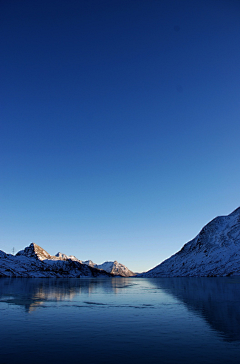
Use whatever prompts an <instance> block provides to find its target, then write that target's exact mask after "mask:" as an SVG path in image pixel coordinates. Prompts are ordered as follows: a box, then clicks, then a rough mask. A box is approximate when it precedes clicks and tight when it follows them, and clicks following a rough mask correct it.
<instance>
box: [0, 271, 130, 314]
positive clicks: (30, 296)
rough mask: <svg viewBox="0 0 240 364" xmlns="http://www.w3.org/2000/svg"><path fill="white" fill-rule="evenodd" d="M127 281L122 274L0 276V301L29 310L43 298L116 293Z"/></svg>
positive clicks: (46, 299) (64, 298) (69, 297)
mask: <svg viewBox="0 0 240 364" xmlns="http://www.w3.org/2000/svg"><path fill="white" fill-rule="evenodd" d="M128 283H129V281H128ZM126 284H127V282H126V279H124V278H123V279H120V280H118V279H114V278H113V279H109V278H108V279H77V278H76V279H75V278H71V279H59V278H57V279H54V278H50V279H47V278H32V279H31V278H10V279H5V278H3V279H0V302H6V303H8V304H13V305H18V306H22V307H24V308H25V310H26V312H31V311H33V310H34V309H35V308H37V307H38V306H40V305H42V304H43V303H45V302H46V301H55V302H57V301H71V300H73V298H74V297H75V296H76V295H80V294H85V295H86V294H88V295H90V294H92V293H94V292H95V291H97V290H98V291H99V289H100V290H101V291H102V293H114V294H116V293H118V290H119V288H122V287H124V286H125V285H126Z"/></svg>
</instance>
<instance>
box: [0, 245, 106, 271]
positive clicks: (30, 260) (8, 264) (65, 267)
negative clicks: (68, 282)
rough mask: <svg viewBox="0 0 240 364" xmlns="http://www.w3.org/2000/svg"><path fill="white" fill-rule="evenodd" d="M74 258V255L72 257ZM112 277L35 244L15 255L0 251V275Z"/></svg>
mask: <svg viewBox="0 0 240 364" xmlns="http://www.w3.org/2000/svg"><path fill="white" fill-rule="evenodd" d="M74 258H75V257H74ZM97 276H102V277H104V276H105V277H113V275H112V274H110V273H107V272H105V271H104V270H100V269H97V268H94V267H91V266H88V265H87V264H82V263H81V262H80V261H78V260H77V259H76V258H75V259H72V258H70V257H67V256H66V255H65V254H61V253H59V256H52V255H50V254H49V253H48V252H46V250H44V249H42V248H41V247H40V246H38V245H37V244H34V243H31V244H30V245H29V246H28V247H26V248H25V249H24V250H21V251H20V252H18V253H17V254H16V255H15V256H14V255H12V254H6V253H4V252H3V251H0V277H33V278H41V277H46V278H52V277H69V278H74V277H75V278H79V277H97Z"/></svg>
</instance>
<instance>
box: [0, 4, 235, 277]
mask: <svg viewBox="0 0 240 364" xmlns="http://www.w3.org/2000/svg"><path fill="white" fill-rule="evenodd" d="M239 44H240V2H239V1H237V0H236V1H234V0H226V1H223V0H207V1H197V0H196V1H192V0H190V1H188V0H179V1H178V0H106V1H105V0H78V1H76V0H35V1H32V0H22V1H18V0H8V1H5V0H0V52H1V57H0V221H1V224H0V249H1V250H3V251H5V252H7V253H12V251H13V248H14V251H15V252H17V251H19V250H21V249H23V248H24V247H26V246H28V245H29V244H30V242H34V243H36V244H38V245H40V246H41V247H42V248H44V249H45V250H47V251H48V252H49V253H50V254H56V253H57V252H58V251H60V252H62V253H65V254H67V255H71V254H72V255H75V256H76V257H78V258H79V259H82V260H87V259H91V260H93V261H94V262H95V263H98V264H101V263H103V262H104V261H112V260H117V261H119V262H120V263H122V264H124V265H126V266H127V267H128V268H129V269H131V270H133V271H134V272H142V271H147V270H149V269H150V268H153V267H154V266H156V265H157V264H159V263H160V262H162V261H163V260H164V259H166V258H168V257H169V256H171V255H172V254H174V253H176V252H177V251H178V250H179V249H180V248H181V247H182V246H183V245H184V244H185V243H186V242H187V241H189V240H191V239H192V238H194V237H195V236H196V235H197V234H198V233H199V231H200V230H201V228H202V227H203V226H204V225H205V224H206V223H208V222H209V221H210V220H212V219H213V218H214V217H216V216H219V215H227V214H229V213H231V212H232V211H233V210H234V209H235V208H237V207H238V206H239V205H240V189H239V186H240V169H239V156H240V143H239V136H240V67H239V65H240V47H239Z"/></svg>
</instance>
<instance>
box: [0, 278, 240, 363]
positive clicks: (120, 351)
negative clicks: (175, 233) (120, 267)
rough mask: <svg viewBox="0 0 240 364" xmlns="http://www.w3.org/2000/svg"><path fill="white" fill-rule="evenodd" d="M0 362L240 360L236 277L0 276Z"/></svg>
mask: <svg viewBox="0 0 240 364" xmlns="http://www.w3.org/2000/svg"><path fill="white" fill-rule="evenodd" d="M0 325H1V326H0V363H1V364H5V363H6V364H9V363H10V364H11V363H24V364H28V363H34V364H37V363H43V364H46V363H82V362H85V361H86V362H87V363H88V364H93V363H94V364H95V363H96V364H98V363H100V364H101V363H106V364H108V363H111V364H112V363H115V362H117V363H127V364H128V363H131V364H132V363H138V364H141V363H162V364H164V363H186V364H187V363H194V364H197V363H208V364H210V363H218V364H219V363H226V364H228V363H239V362H240V278H163V279H154V278H153V279H147V278H145V279H144V278H142V279H140V278H113V279H111V278H105V279H97V278H96V279H47V278H45V279H37V278H35V279H23V278H22V279H21V278H12V279H5V278H1V279H0Z"/></svg>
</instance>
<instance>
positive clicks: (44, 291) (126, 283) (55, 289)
mask: <svg viewBox="0 0 240 364" xmlns="http://www.w3.org/2000/svg"><path fill="white" fill-rule="evenodd" d="M126 289H127V291H126ZM124 292H125V293H127V295H125V298H124V300H123V299H122V297H119V299H117V302H121V303H123V304H124V305H125V306H124V307H126V306H127V305H129V302H130V301H129V302H126V299H128V298H129V300H131V299H132V301H131V305H132V307H133V304H132V303H133V302H135V303H136V305H138V303H139V302H143V303H145V301H146V299H147V300H151V294H156V295H157V296H156V297H157V300H156V299H155V301H154V302H155V303H156V302H157V304H154V305H151V306H154V307H155V309H157V308H158V307H159V305H160V306H161V297H162V295H161V294H160V295H159V296H158V292H159V293H165V294H167V295H170V296H171V297H173V298H175V299H177V300H178V301H180V302H181V303H182V304H183V305H184V306H185V307H187V309H188V310H190V311H192V312H194V314H195V315H197V316H199V317H201V318H203V319H204V320H205V322H207V323H208V324H209V325H210V327H211V328H212V329H213V330H214V331H216V332H218V333H219V334H220V335H221V336H222V337H223V338H224V339H225V340H227V341H240V277H239V278H238V277H236V278H234V277H228V278H227V277H222V278H217V277H216V278H159V279H157V278H151V279H150V278H149V279H147V278H144V279H141V278H110V279H109V278H107V279H96V278H94V279H77V278H76V279H74V278H71V279H59V278H57V279H54V278H52V279H47V278H45V279H44V278H39V279H38V278H33V279H31V278H10V279H6V278H2V279H0V303H1V302H4V303H7V304H10V305H17V306H21V307H23V308H24V309H25V310H26V312H28V313H30V312H32V311H33V310H35V309H36V308H37V307H39V306H41V305H44V304H45V305H47V304H48V302H49V303H50V305H52V303H53V302H59V301H66V304H67V305H71V301H74V300H79V297H77V296H80V295H84V296H90V295H94V294H95V293H98V294H99V293H100V294H103V295H104V297H105V298H104V305H105V304H108V302H109V301H110V300H111V295H113V294H114V295H116V294H118V293H119V294H120V296H121V294H122V293H124ZM134 293H137V296H136V295H135V296H134ZM105 294H109V296H105ZM95 297H97V295H95ZM127 297H128V298H127ZM131 297H134V300H133V298H131ZM158 297H159V300H158ZM84 299H85V298H84ZM137 300H139V302H138V301H137ZM80 301H81V299H80ZM91 302H92V298H91ZM149 302H151V301H148V303H149ZM87 303H88V302H87ZM83 304H85V305H86V302H85V301H83ZM96 304H99V303H98V302H97V303H96ZM126 304H127V305H126ZM173 304H174V303H173ZM144 307H145V309H146V307H147V306H146V305H145V306H144Z"/></svg>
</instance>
